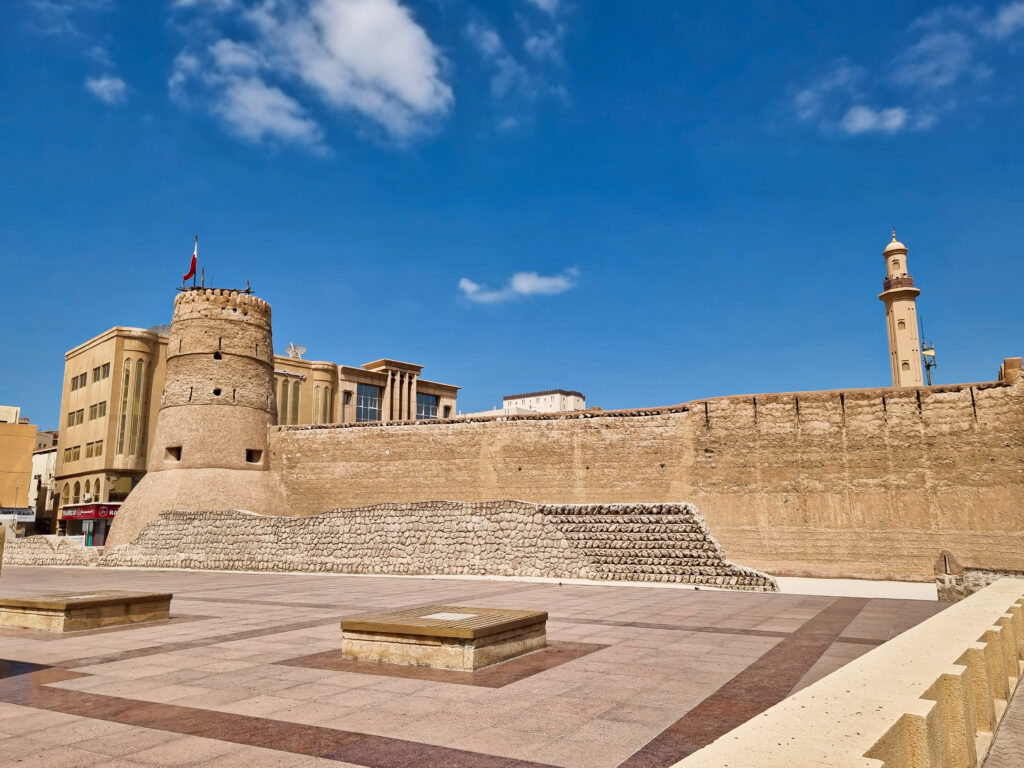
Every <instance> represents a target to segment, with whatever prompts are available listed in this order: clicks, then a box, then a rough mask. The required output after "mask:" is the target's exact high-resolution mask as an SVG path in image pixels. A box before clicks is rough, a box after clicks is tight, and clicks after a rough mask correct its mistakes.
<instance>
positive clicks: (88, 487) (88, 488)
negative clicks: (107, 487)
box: [82, 480, 92, 501]
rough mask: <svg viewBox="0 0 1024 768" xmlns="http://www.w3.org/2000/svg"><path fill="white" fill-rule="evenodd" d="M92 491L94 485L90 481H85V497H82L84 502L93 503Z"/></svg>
mask: <svg viewBox="0 0 1024 768" xmlns="http://www.w3.org/2000/svg"><path fill="white" fill-rule="evenodd" d="M91 489H92V483H90V482H89V481H88V480H86V481H85V490H84V491H83V493H84V494H85V495H84V496H82V501H92V490H91Z"/></svg>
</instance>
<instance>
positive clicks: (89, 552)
mask: <svg viewBox="0 0 1024 768" xmlns="http://www.w3.org/2000/svg"><path fill="white" fill-rule="evenodd" d="M99 557H100V553H99V550H98V549H97V548H95V547H85V546H83V545H82V544H80V543H79V542H78V541H77V540H73V539H67V538H64V537H62V536H27V537H25V538H22V539H16V538H14V537H13V536H11V537H8V539H7V542H6V543H5V544H4V545H3V562H4V564H5V565H54V566H67V565H96V564H97V563H98V562H99Z"/></svg>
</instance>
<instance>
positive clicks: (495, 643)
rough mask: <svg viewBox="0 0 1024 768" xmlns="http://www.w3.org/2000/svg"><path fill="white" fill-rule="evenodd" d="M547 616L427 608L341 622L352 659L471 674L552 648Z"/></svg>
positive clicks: (347, 653)
mask: <svg viewBox="0 0 1024 768" xmlns="http://www.w3.org/2000/svg"><path fill="white" fill-rule="evenodd" d="M547 619H548V614H547V612H545V611H514V610H507V609H504V608H471V607H465V606H444V605H425V606H420V607H418V608H409V609H405V610H402V611H394V612H390V613H380V614H373V615H370V616H361V617H358V618H354V619H345V620H344V621H342V622H341V637H342V641H341V652H342V655H343V656H344V657H345V658H347V659H354V660H359V661H368V662H369V661H375V662H381V663H386V664H404V665H409V666H417V667H436V668H439V669H455V670H461V671H464V672H472V671H474V670H477V669H482V668H484V667H487V666H490V665H492V664H497V663H499V662H502V661H505V660H507V659H511V658H513V657H515V656H521V655H522V654H524V653H529V652H530V651H535V650H538V649H540V648H543V647H544V646H545V645H547V632H546V624H547Z"/></svg>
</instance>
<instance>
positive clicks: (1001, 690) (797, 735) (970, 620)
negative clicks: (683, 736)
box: [676, 579, 1024, 768]
mask: <svg viewBox="0 0 1024 768" xmlns="http://www.w3.org/2000/svg"><path fill="white" fill-rule="evenodd" d="M1022 658H1024V580H1021V579H1003V580H1001V581H999V582H997V583H995V584H993V585H991V586H989V587H987V588H985V589H984V590H982V591H980V592H978V593H976V594H974V595H972V596H970V597H968V598H967V599H965V600H962V601H961V602H959V603H957V604H956V605H954V606H952V607H950V608H947V609H946V610H945V611H943V612H942V613H939V614H937V615H935V616H933V617H932V618H930V619H928V620H927V621H924V622H922V623H921V624H918V625H917V626H916V627H913V628H912V629H910V630H908V631H906V632H904V633H903V634H902V635H899V636H898V637H896V638H894V639H892V640H890V641H889V642H887V643H885V644H883V645H881V646H879V647H878V648H875V649H874V650H872V651H870V652H868V653H866V654H865V655H863V656H861V657H860V658H858V659H855V660H854V661H852V662H850V663H849V664H847V665H846V666H845V667H842V668H841V669H839V670H837V671H836V672H833V673H832V674H831V675H828V676H827V677H825V678H823V679H821V680H819V681H818V682H816V683H814V684H813V685H810V686H808V687H807V688H804V689H803V690H801V691H799V692H797V693H795V694H794V695H792V696H790V697H789V698H788V699H784V700H783V701H781V702H780V703H778V704H776V705H775V706H774V707H772V708H771V709H768V710H767V711H765V712H763V713H762V714H760V715H758V716H757V717H755V718H753V719H752V720H749V721H747V722H746V723H744V724H743V725H741V726H740V727H739V728H736V729H734V730H732V731H730V732H729V733H727V734H726V735H724V736H722V737H721V738H719V739H718V740H717V741H715V742H713V743H712V744H709V745H708V746H707V747H705V748H704V749H701V750H699V751H697V752H695V753H694V754H693V755H691V756H690V757H688V758H685V759H684V760H682V761H680V762H679V763H676V768H722V767H723V766H730V768H792V767H793V766H815V768H950V766H957V768H976V767H977V766H979V765H980V764H981V763H982V762H983V761H984V759H985V755H986V754H987V753H988V750H989V747H990V746H991V743H992V734H993V733H995V729H996V727H997V726H998V724H999V721H1000V719H1001V718H1002V716H1003V713H1004V712H1005V711H1006V707H1007V703H1008V702H1009V700H1010V696H1012V695H1013V690H1014V687H1015V686H1016V684H1017V681H1018V680H1019V679H1020V674H1021V659H1022Z"/></svg>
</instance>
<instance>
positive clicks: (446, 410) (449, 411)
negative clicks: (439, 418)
mask: <svg viewBox="0 0 1024 768" xmlns="http://www.w3.org/2000/svg"><path fill="white" fill-rule="evenodd" d="M444 417H445V418H446V419H450V418H451V417H452V407H451V406H450V405H446V406H445V407H444Z"/></svg>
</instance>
